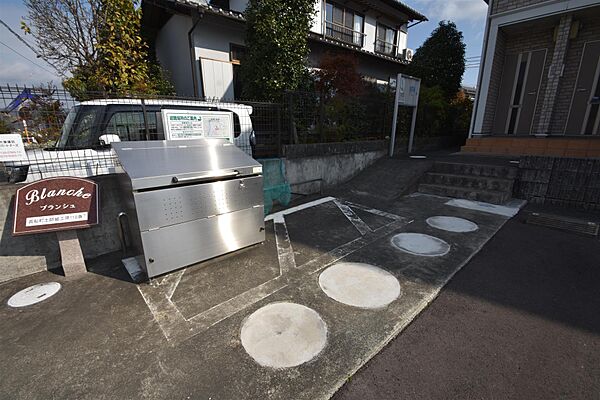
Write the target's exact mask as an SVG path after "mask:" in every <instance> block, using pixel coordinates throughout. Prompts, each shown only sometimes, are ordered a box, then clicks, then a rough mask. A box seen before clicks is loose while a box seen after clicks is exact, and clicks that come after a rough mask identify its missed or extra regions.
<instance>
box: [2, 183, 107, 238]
mask: <svg viewBox="0 0 600 400" xmlns="http://www.w3.org/2000/svg"><path fill="white" fill-rule="evenodd" d="M97 223H98V185H97V184H96V182H94V181H91V180H89V179H81V178H73V177H62V178H48V179H43V180H41V181H37V182H34V183H30V184H29V185H25V186H23V187H21V188H19V189H18V190H17V194H16V196H15V218H14V224H13V235H27V234H31V233H42V232H51V231H62V230H67V229H78V228H87V227H90V226H92V225H96V224H97Z"/></svg>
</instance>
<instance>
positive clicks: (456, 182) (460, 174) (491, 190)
mask: <svg viewBox="0 0 600 400" xmlns="http://www.w3.org/2000/svg"><path fill="white" fill-rule="evenodd" d="M517 170H518V169H517V168H516V167H510V166H502V165H487V164H485V165H484V164H465V163H453V162H439V161H438V162H435V163H434V165H433V168H432V169H431V170H430V171H429V172H427V173H425V175H423V177H422V178H421V182H420V184H419V192H421V193H427V194H434V195H438V196H447V197H456V198H461V199H468V200H477V201H484V202H486V203H493V204H504V203H506V202H507V201H508V200H510V199H511V198H512V191H513V184H514V180H515V177H516V176H517Z"/></svg>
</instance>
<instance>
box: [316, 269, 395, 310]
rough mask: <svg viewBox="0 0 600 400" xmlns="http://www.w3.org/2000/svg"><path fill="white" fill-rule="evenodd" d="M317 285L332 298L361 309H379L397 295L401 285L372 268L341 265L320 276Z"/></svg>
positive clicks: (387, 273) (393, 278)
mask: <svg viewBox="0 0 600 400" xmlns="http://www.w3.org/2000/svg"><path fill="white" fill-rule="evenodd" d="M319 286H321V289H322V290H323V291H324V292H325V294H327V296H329V297H331V298H332V299H334V300H336V301H339V302H340V303H344V304H348V305H350V306H354V307H360V308H381V307H385V306H387V305H388V304H390V303H391V302H392V301H394V300H396V299H397V298H398V296H400V283H399V282H398V279H396V277H395V276H394V275H392V274H390V273H389V272H387V271H385V270H383V269H381V268H378V267H375V266H374V265H369V264H363V263H354V262H342V263H338V264H335V265H333V266H331V267H329V268H327V269H326V270H325V271H323V272H322V273H321V275H320V276H319Z"/></svg>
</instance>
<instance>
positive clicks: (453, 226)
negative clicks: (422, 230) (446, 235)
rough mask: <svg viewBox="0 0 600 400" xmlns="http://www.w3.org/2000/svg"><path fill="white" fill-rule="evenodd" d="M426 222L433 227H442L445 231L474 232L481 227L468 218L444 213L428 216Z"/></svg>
mask: <svg viewBox="0 0 600 400" xmlns="http://www.w3.org/2000/svg"><path fill="white" fill-rule="evenodd" d="M426 222H427V225H429V226H431V227H433V228H437V229H441V230H443V231H448V232H460V233H465V232H474V231H476V230H477V229H479V227H478V226H477V224H476V223H474V222H471V221H469V220H468V219H464V218H457V217H447V216H443V215H436V216H435V217H429V218H427V220H426Z"/></svg>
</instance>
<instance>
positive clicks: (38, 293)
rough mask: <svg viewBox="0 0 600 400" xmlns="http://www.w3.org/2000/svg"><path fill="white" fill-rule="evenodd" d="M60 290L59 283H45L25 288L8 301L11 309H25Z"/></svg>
mask: <svg viewBox="0 0 600 400" xmlns="http://www.w3.org/2000/svg"><path fill="white" fill-rule="evenodd" d="M59 290H60V283H58V282H47V283H39V284H37V285H33V286H30V287H28V288H25V289H23V290H21V291H19V292H17V293H15V294H14V295H13V296H12V297H11V298H10V299H8V305H9V306H11V307H15V308H16V307H27V306H30V305H33V304H36V303H39V302H41V301H44V300H46V299H48V298H50V297H52V296H54V295H55V294H56V293H58V291H59Z"/></svg>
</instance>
